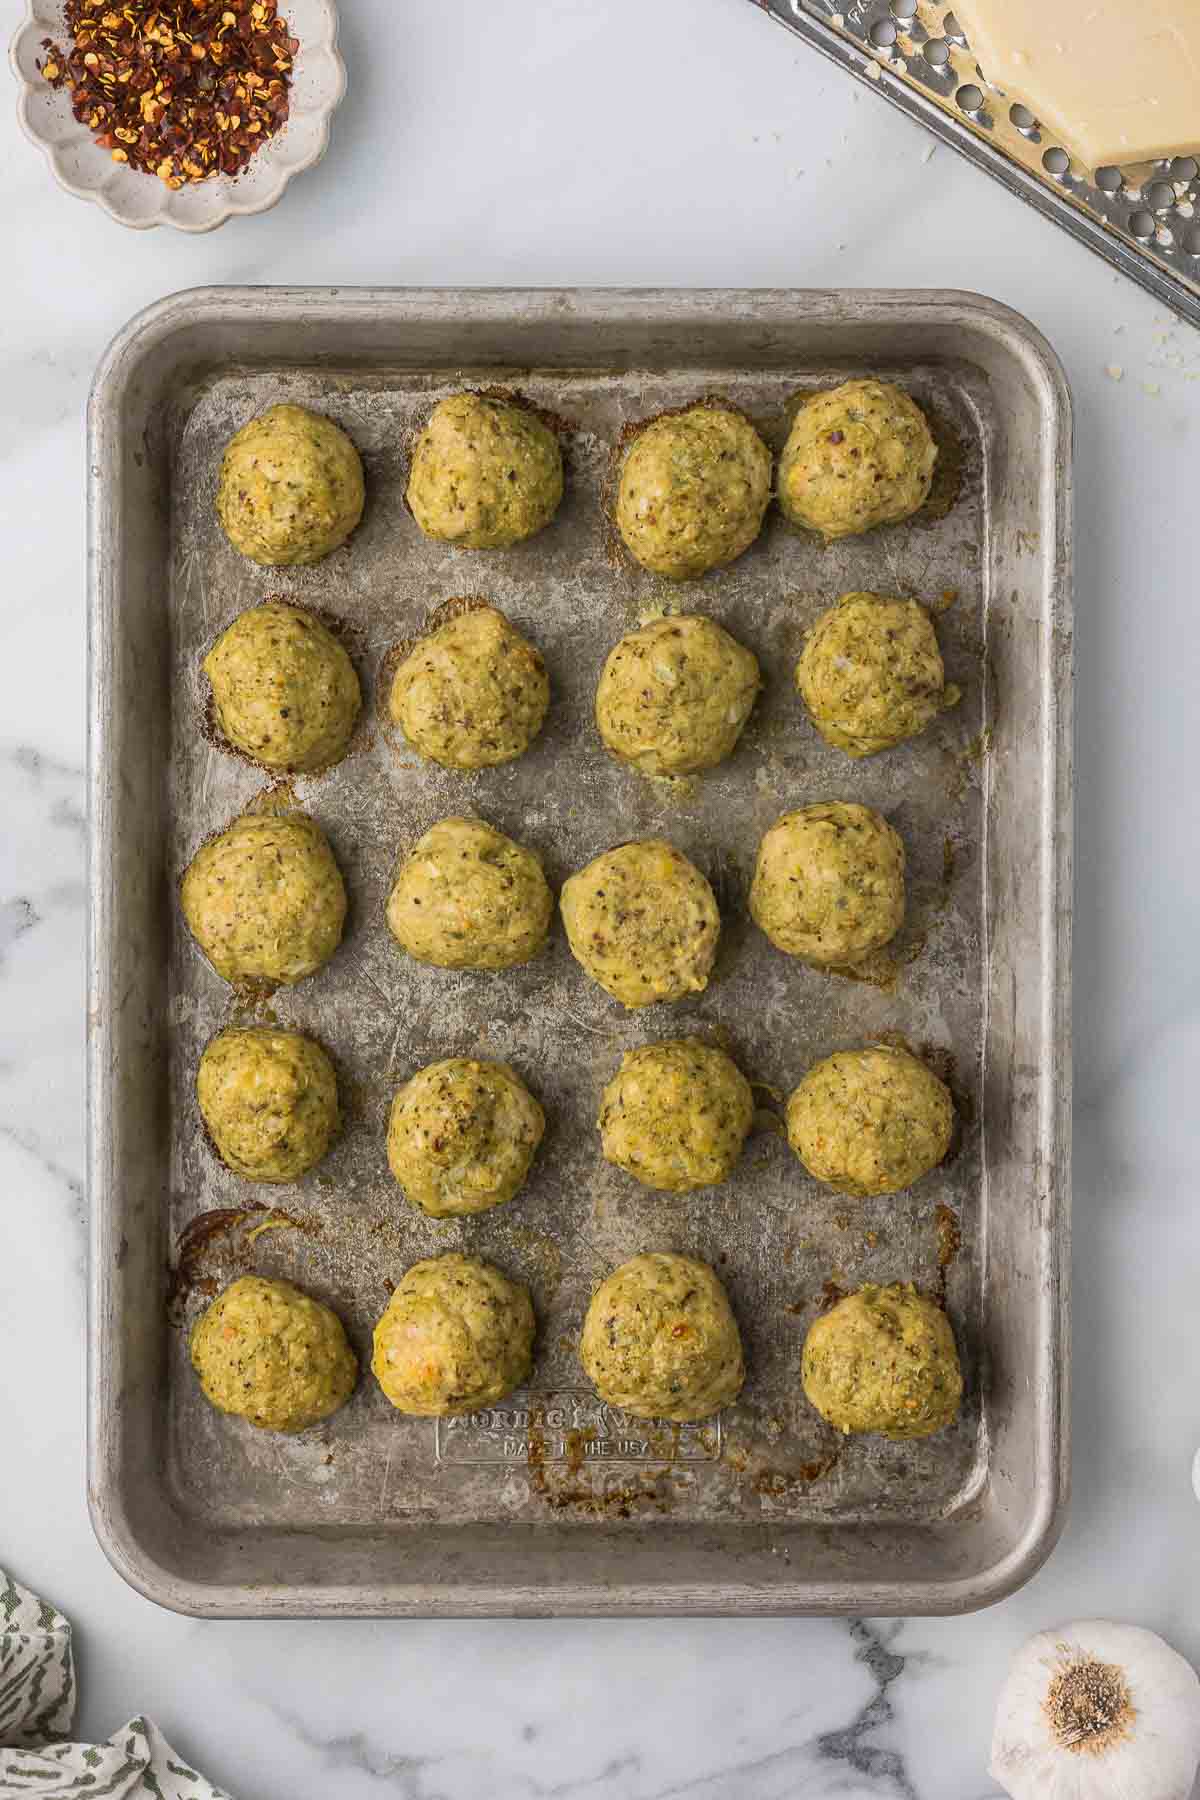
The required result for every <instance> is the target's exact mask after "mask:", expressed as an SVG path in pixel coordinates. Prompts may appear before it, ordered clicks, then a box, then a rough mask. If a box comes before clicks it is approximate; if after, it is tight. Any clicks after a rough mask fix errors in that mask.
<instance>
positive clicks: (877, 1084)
mask: <svg viewBox="0 0 1200 1800" xmlns="http://www.w3.org/2000/svg"><path fill="white" fill-rule="evenodd" d="M953 1129H954V1103H953V1101H952V1100H951V1098H950V1090H949V1088H948V1087H947V1086H946V1084H945V1082H944V1081H939V1080H938V1078H937V1076H936V1075H935V1074H934V1073H933V1071H932V1069H927V1068H926V1066H925V1064H924V1063H923V1062H920V1061H918V1059H917V1058H916V1057H915V1056H912V1055H910V1053H909V1052H908V1051H907V1050H896V1049H893V1048H892V1047H891V1046H890V1045H888V1044H871V1045H870V1046H868V1048H867V1049H865V1050H839V1051H837V1052H836V1053H835V1054H834V1055H833V1056H827V1057H826V1058H825V1059H824V1061H823V1062H819V1063H814V1065H813V1067H812V1068H811V1069H810V1070H809V1071H808V1074H807V1075H806V1076H805V1077H804V1080H803V1081H802V1082H801V1083H800V1085H799V1087H798V1088H796V1089H795V1091H794V1092H793V1094H792V1096H791V1099H790V1100H789V1101H788V1106H787V1133H788V1142H789V1144H790V1145H791V1146H792V1149H793V1150H794V1151H795V1152H796V1155H797V1156H798V1157H799V1158H800V1161H801V1162H802V1163H803V1164H804V1166H805V1168H806V1169H807V1170H808V1172H809V1174H810V1175H813V1176H815V1177H816V1179H817V1180H818V1181H823V1182H824V1183H825V1185H826V1187H831V1188H833V1189H834V1190H835V1192H836V1193H839V1194H853V1195H854V1196H856V1197H857V1198H858V1199H866V1198H868V1197H869V1196H871V1195H874V1194H895V1193H899V1191H900V1189H901V1188H906V1187H911V1186H912V1184H913V1182H914V1181H919V1180H920V1179H921V1176H922V1175H928V1173H929V1171H930V1170H931V1169H936V1168H937V1166H938V1164H939V1163H940V1162H941V1160H942V1158H943V1157H944V1156H945V1154H946V1152H947V1150H948V1149H949V1148H950V1138H951V1135H952V1132H953Z"/></svg>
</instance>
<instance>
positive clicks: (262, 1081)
mask: <svg viewBox="0 0 1200 1800" xmlns="http://www.w3.org/2000/svg"><path fill="white" fill-rule="evenodd" d="M196 1098H197V1100H198V1101H199V1103H200V1112H201V1114H202V1116H203V1119H204V1123H205V1124H206V1125H207V1127H208V1133H209V1136H210V1137H211V1138H212V1141H213V1144H214V1145H215V1146H216V1150H217V1154H218V1155H219V1156H220V1158H221V1161H222V1162H223V1163H225V1164H226V1166H227V1167H228V1168H230V1169H232V1170H233V1172H234V1174H235V1175H244V1176H245V1178H246V1180H247V1181H295V1180H296V1179H297V1178H298V1177H299V1176H301V1175H303V1174H304V1172H305V1170H306V1169H311V1168H312V1167H313V1165H314V1163H319V1162H320V1160H321V1158H322V1157H323V1156H324V1154H325V1152H326V1150H328V1148H329V1146H330V1144H331V1143H332V1141H333V1138H334V1134H335V1133H336V1131H337V1128H338V1123H339V1114H338V1093H337V1077H336V1076H335V1074H334V1072H333V1064H332V1063H331V1062H330V1060H329V1058H328V1056H326V1054H325V1052H324V1050H322V1048H321V1046H320V1044H317V1043H314V1042H313V1040H312V1038H310V1037H305V1036H304V1035H303V1033H302V1032H299V1031H276V1030H274V1029H272V1028H271V1027H269V1026H265V1025H254V1026H246V1027H238V1026H234V1027H232V1028H231V1029H230V1030H228V1031H222V1032H219V1033H218V1034H217V1036H216V1037H215V1038H213V1039H212V1041H211V1042H210V1043H209V1044H207V1045H206V1046H205V1050H204V1054H203V1055H202V1056H201V1058H200V1067H199V1069H198V1070H197V1071H196Z"/></svg>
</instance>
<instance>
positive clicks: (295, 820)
mask: <svg viewBox="0 0 1200 1800" xmlns="http://www.w3.org/2000/svg"><path fill="white" fill-rule="evenodd" d="M180 900H181V902H182V905H183V916H184V918H185V919H186V920H187V923H188V929H189V930H190V931H191V933H192V936H193V937H194V938H195V940H196V942H197V943H198V944H199V946H200V948H201V950H203V952H204V954H205V956H207V958H208V960H209V962H210V963H211V964H212V966H213V968H214V969H215V970H216V971H217V974H218V975H222V976H224V978H225V980H226V981H278V982H293V981H302V980H303V979H304V977H305V976H306V975H313V974H315V973H316V971H317V970H318V969H319V968H321V966H322V965H323V964H324V963H327V962H328V961H329V958H330V957H331V956H332V955H333V953H334V951H335V950H336V949H337V947H338V945H339V944H340V943H341V941H342V925H343V923H344V922H345V918H346V890H345V887H344V886H343V885H342V877H341V872H340V870H339V869H338V866H337V863H336V862H335V861H334V859H333V851H332V850H331V849H330V848H329V842H328V839H327V838H326V836H325V833H324V832H323V831H322V830H321V827H320V826H319V825H318V824H317V822H316V820H315V819H310V818H309V816H308V814H307V813H281V814H275V813H244V814H243V815H242V817H241V818H240V819H235V820H234V821H233V824H232V825H230V826H229V827H228V829H227V830H225V831H222V832H221V833H220V834H219V835H218V836H217V837H214V838H210V839H209V840H208V842H207V843H206V844H202V845H201V847H200V849H199V850H197V852H196V854H195V856H194V857H193V858H192V860H191V862H190V863H189V864H188V866H187V869H186V871H185V873H184V877H183V882H182V885H181V887H180Z"/></svg>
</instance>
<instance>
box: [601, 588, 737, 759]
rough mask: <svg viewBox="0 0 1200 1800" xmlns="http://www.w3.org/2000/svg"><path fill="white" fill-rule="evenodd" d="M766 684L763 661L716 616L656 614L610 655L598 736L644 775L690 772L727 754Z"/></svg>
mask: <svg viewBox="0 0 1200 1800" xmlns="http://www.w3.org/2000/svg"><path fill="white" fill-rule="evenodd" d="M761 685H762V681H761V677H760V675H759V670H758V660H757V658H756V657H755V656H754V655H753V654H752V652H751V651H749V650H747V649H746V648H745V647H744V646H743V645H742V644H739V643H738V642H737V639H736V638H731V637H730V635H729V633H728V632H727V631H724V630H722V628H721V626H720V625H717V624H715V623H714V621H713V620H712V619H702V618H699V617H697V616H696V615H695V614H694V613H681V614H678V615H677V616H675V617H673V618H666V619H655V620H654V621H653V622H652V623H651V624H649V625H643V626H642V628H641V630H640V631H631V632H629V633H628V634H627V635H626V636H625V637H623V638H622V639H621V641H620V643H619V644H617V645H615V646H614V648H613V649H612V650H610V651H609V653H608V659H607V661H606V662H605V664H604V670H603V673H602V674H601V676H600V685H599V687H598V688H597V690H596V724H597V726H598V727H599V731H600V736H601V737H602V738H603V739H604V742H605V743H606V744H607V745H608V748H609V749H610V750H611V751H612V752H613V754H614V755H615V756H619V757H620V758H621V760H622V762H627V763H632V764H633V766H634V768H636V769H641V770H642V772H643V773H644V774H646V775H693V774H695V773H697V772H698V771H699V770H701V769H712V768H715V767H716V765H717V763H719V762H723V761H724V759H725V758H726V757H727V756H729V755H730V754H731V753H732V751H733V748H734V746H735V745H736V743H737V741H738V739H739V737H740V736H741V735H742V727H743V725H744V724H745V723H746V720H747V719H748V718H749V717H750V711H751V708H752V707H753V705H754V702H755V700H756V699H757V698H758V690H759V688H760V686H761Z"/></svg>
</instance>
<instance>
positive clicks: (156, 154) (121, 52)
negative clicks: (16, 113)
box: [38, 0, 300, 188]
mask: <svg viewBox="0 0 1200 1800" xmlns="http://www.w3.org/2000/svg"><path fill="white" fill-rule="evenodd" d="M65 18H66V26H67V30H68V31H69V32H70V34H71V45H70V48H69V49H68V50H65V51H64V50H63V49H61V48H60V47H59V46H58V45H57V44H55V43H53V42H52V41H51V39H49V38H44V39H43V40H42V48H43V50H45V52H46V55H45V57H44V58H43V59H42V60H41V61H40V62H39V64H38V67H39V68H40V69H41V72H42V75H43V76H44V77H45V79H46V80H47V81H48V82H49V83H50V85H51V87H54V88H61V87H67V88H69V89H70V92H71V110H72V111H73V112H74V114H75V117H76V118H77V119H78V120H79V121H80V123H81V124H86V126H87V127H88V130H89V131H90V132H91V133H92V134H93V136H94V138H95V140H96V142H97V144H99V145H100V146H101V148H102V149H105V150H109V151H111V152H112V156H113V160H114V161H115V162H122V163H127V164H128V166H129V167H130V168H131V169H140V170H143V171H144V172H146V173H148V174H152V175H157V176H158V177H159V179H160V180H161V181H165V182H166V184H167V186H168V187H170V188H180V187H183V186H184V185H185V183H187V182H190V181H207V180H208V178H209V176H211V175H236V174H237V173H238V171H239V170H241V169H244V168H245V166H246V164H247V163H248V162H249V161H250V158H251V157H252V156H253V155H254V152H255V151H256V150H258V149H259V148H260V147H261V146H262V145H263V144H265V143H266V141H267V139H268V138H271V137H273V136H274V135H275V133H276V132H277V131H278V130H279V128H280V126H281V125H283V124H284V123H285V121H286V119H287V116H288V106H289V99H290V89H291V85H292V61H293V58H294V57H295V55H296V52H297V51H298V50H299V48H300V44H299V40H298V39H297V38H294V37H291V36H289V34H288V27H287V20H286V19H283V18H281V17H280V16H279V11H278V0H217V3H216V4H210V0H125V3H124V4H120V3H118V4H114V3H113V0H66V8H65Z"/></svg>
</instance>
